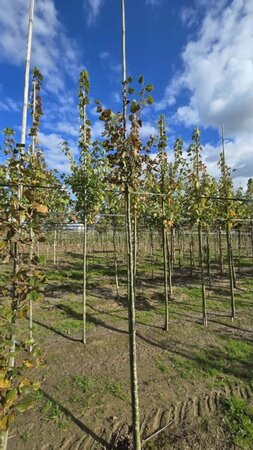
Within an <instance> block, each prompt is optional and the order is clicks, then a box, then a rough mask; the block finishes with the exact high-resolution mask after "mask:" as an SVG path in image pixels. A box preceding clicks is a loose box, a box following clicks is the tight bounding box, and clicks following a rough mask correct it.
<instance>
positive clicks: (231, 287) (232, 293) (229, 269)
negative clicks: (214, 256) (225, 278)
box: [226, 221, 235, 322]
mask: <svg viewBox="0 0 253 450" xmlns="http://www.w3.org/2000/svg"><path fill="white" fill-rule="evenodd" d="M226 238H227V257H228V272H229V288H230V301H231V320H232V322H233V321H234V319H235V298H234V284H233V266H232V257H231V243H230V230H229V223H228V221H227V224H226Z"/></svg>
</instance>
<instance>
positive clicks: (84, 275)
mask: <svg viewBox="0 0 253 450" xmlns="http://www.w3.org/2000/svg"><path fill="white" fill-rule="evenodd" d="M86 291H87V218H86V217H85V219H84V224H83V344H86V293H87V292H86Z"/></svg>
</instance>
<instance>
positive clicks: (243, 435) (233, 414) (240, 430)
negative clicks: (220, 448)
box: [224, 397, 253, 450]
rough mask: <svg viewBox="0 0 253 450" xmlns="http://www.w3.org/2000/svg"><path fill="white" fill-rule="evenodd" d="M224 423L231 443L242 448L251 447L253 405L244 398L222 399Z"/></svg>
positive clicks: (252, 439) (252, 441)
mask: <svg viewBox="0 0 253 450" xmlns="http://www.w3.org/2000/svg"><path fill="white" fill-rule="evenodd" d="M224 410H225V425H226V427H227V428H228V430H229V432H230V434H231V437H232V440H233V443H234V444H235V445H237V446H238V447H239V448H241V449H243V450H251V449H252V448H253V407H252V406H250V405H248V403H247V402H246V401H245V400H242V399H238V398H236V397H231V398H229V399H226V400H224Z"/></svg>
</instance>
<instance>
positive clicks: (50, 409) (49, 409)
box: [42, 400, 61, 420]
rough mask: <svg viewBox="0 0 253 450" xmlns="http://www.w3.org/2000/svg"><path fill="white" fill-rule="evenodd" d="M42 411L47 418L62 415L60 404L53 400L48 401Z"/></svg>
mask: <svg viewBox="0 0 253 450" xmlns="http://www.w3.org/2000/svg"><path fill="white" fill-rule="evenodd" d="M42 411H43V413H44V416H45V418H46V419H47V420H55V419H59V418H60V416H61V409H60V407H59V405H58V404H57V403H56V402H54V401H52V400H47V401H46V403H45V405H44V406H43V410H42Z"/></svg>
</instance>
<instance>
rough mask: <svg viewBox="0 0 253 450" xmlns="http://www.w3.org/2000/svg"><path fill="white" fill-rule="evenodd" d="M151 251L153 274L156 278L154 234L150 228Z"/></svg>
mask: <svg viewBox="0 0 253 450" xmlns="http://www.w3.org/2000/svg"><path fill="white" fill-rule="evenodd" d="M150 251H151V276H152V280H154V236H153V230H150Z"/></svg>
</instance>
